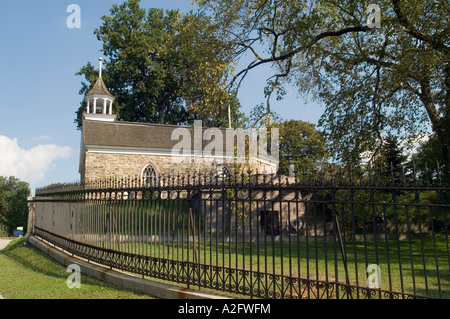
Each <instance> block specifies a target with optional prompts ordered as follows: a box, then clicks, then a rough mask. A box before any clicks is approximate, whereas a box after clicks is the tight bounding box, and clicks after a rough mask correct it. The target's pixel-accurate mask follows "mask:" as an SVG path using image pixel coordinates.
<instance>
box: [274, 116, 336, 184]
mask: <svg viewBox="0 0 450 319" xmlns="http://www.w3.org/2000/svg"><path fill="white" fill-rule="evenodd" d="M327 159H328V152H327V147H326V143H325V137H324V135H323V134H322V132H320V131H319V130H317V129H316V126H315V125H314V124H312V123H309V122H304V121H298V120H287V121H284V122H282V123H281V124H280V169H279V171H278V172H279V173H280V174H285V175H287V174H288V171H289V162H290V161H292V162H293V163H294V165H295V168H296V170H297V174H302V172H303V171H304V170H306V171H312V170H313V169H315V168H317V167H318V166H320V165H321V164H324V163H325V161H326V160H327Z"/></svg>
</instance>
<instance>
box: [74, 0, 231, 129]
mask: <svg viewBox="0 0 450 319" xmlns="http://www.w3.org/2000/svg"><path fill="white" fill-rule="evenodd" d="M102 20H103V24H102V25H101V26H100V27H99V28H98V29H95V31H94V33H95V34H96V35H97V38H98V40H99V41H102V42H103V51H104V55H105V57H106V58H105V64H104V68H105V70H104V71H103V74H104V76H102V78H103V80H104V82H105V84H106V85H107V87H108V89H109V91H110V92H111V93H112V94H113V95H114V96H115V97H116V101H117V102H116V103H115V106H114V107H115V112H116V113H117V114H118V118H119V119H120V120H126V121H134V122H152V123H161V124H164V123H170V124H180V123H181V124H183V123H184V124H187V123H191V122H192V121H193V120H195V119H200V120H202V121H203V123H204V125H205V126H225V125H228V109H230V113H231V115H232V121H234V123H235V124H236V122H237V121H238V120H239V116H240V113H239V111H238V109H239V107H240V105H239V102H238V100H237V98H236V95H235V94H232V93H230V92H228V91H227V90H226V89H225V84H226V83H225V82H224V79H225V78H226V77H227V73H228V72H229V70H230V67H231V64H230V61H229V60H228V58H227V55H226V54H227V52H228V51H227V50H226V43H224V42H223V41H221V39H217V38H216V37H215V36H214V35H215V29H214V27H213V26H212V24H211V23H210V20H209V18H208V17H206V16H205V15H203V14H194V13H188V14H184V15H183V14H182V13H180V12H179V11H177V10H167V11H163V10H161V9H155V8H151V9H149V10H148V11H146V10H145V9H142V8H141V7H140V3H139V0H129V1H126V2H124V3H123V4H121V5H113V7H112V9H111V16H104V17H102ZM77 74H78V75H84V76H85V78H86V79H87V80H88V81H89V82H90V83H91V84H90V85H88V84H86V83H84V82H83V83H82V88H81V90H80V94H83V95H84V94H86V92H88V90H89V89H90V86H92V85H93V84H94V83H95V80H96V78H97V74H98V72H97V71H96V70H95V68H94V66H92V65H91V64H90V63H87V64H86V65H85V66H84V67H82V68H81V69H80V71H79V72H78V73H77ZM85 108H86V105H85V104H84V103H82V105H81V107H80V108H79V110H78V111H77V119H76V120H75V122H76V123H77V124H78V127H80V126H81V118H82V113H83V111H84V110H85Z"/></svg>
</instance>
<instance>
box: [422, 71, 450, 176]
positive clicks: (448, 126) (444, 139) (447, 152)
mask: <svg viewBox="0 0 450 319" xmlns="http://www.w3.org/2000/svg"><path fill="white" fill-rule="evenodd" d="M420 85H421V93H420V94H419V97H420V100H421V101H422V103H423V105H424V106H425V109H426V111H427V114H428V116H429V118H430V121H431V125H432V129H433V132H434V133H435V134H436V135H437V138H438V140H439V141H440V143H441V151H442V159H443V160H444V168H443V176H442V178H443V181H446V182H447V183H448V184H450V114H449V112H448V110H449V109H450V106H447V110H446V112H444V116H440V115H439V113H438V111H437V109H436V106H435V104H434V101H433V98H432V94H431V89H430V82H429V81H428V79H425V80H424V81H422V82H421V83H420ZM447 90H450V88H448V89H447ZM447 96H450V94H447ZM447 104H449V101H447Z"/></svg>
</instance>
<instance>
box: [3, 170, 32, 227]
mask: <svg viewBox="0 0 450 319" xmlns="http://www.w3.org/2000/svg"><path fill="white" fill-rule="evenodd" d="M29 194H30V188H29V185H28V183H26V182H22V181H20V180H19V179H18V178H16V177H12V176H10V177H3V176H0V224H3V225H5V226H6V228H7V230H8V233H10V234H11V233H12V232H13V230H14V229H16V228H17V227H19V226H22V227H24V231H25V232H26V227H27V224H28V204H27V197H28V195H29Z"/></svg>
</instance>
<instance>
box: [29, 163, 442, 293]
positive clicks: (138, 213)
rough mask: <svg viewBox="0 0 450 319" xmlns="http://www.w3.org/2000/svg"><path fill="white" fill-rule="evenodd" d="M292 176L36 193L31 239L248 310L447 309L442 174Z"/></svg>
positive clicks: (188, 179)
mask: <svg viewBox="0 0 450 319" xmlns="http://www.w3.org/2000/svg"><path fill="white" fill-rule="evenodd" d="M344 172H345V173H344ZM297 176H298V177H280V176H271V175H257V174H256V175H252V174H238V173H236V174H234V175H227V176H217V175H216V176H202V175H192V176H174V177H160V179H159V182H158V186H154V187H147V186H146V185H143V184H142V183H141V181H140V180H139V179H110V180H105V181H95V182H90V183H87V184H83V185H81V184H67V185H60V186H58V187H57V188H45V189H41V190H37V192H36V197H35V198H34V199H33V202H34V228H33V232H34V235H36V236H39V237H41V238H43V239H45V240H47V241H49V242H51V243H53V244H54V245H57V246H59V247H60V248H62V249H64V250H66V251H68V252H70V253H72V254H75V255H78V256H81V257H83V258H86V259H88V260H90V261H95V262H98V263H101V264H103V265H106V266H109V267H111V268H116V269H121V270H124V271H129V272H133V273H136V274H141V275H142V276H148V277H152V278H159V279H162V280H167V281H170V282H175V283H178V284H183V285H187V286H188V287H191V288H198V289H215V290H220V291H223V292H228V293H231V294H233V295H246V296H250V297H252V298H333V299H334V298H336V299H347V298H355V299H356V298H359V299H360V298H422V297H423V298H449V297H450V250H449V241H448V235H449V234H448V232H449V226H450V225H449V220H450V219H449V217H450V216H449V214H450V205H449V198H450V197H449V187H448V186H447V185H444V184H443V183H442V181H441V179H440V175H439V172H437V173H436V172H429V171H427V172H425V173H424V174H419V173H418V172H416V171H414V170H404V171H402V172H394V170H390V171H389V172H388V174H387V173H386V172H383V171H377V172H374V171H366V172H362V171H359V172H358V173H354V172H352V171H351V170H349V171H344V170H343V169H341V168H331V169H330V170H327V171H325V170H320V171H316V172H312V173H308V172H303V173H299V174H297Z"/></svg>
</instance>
